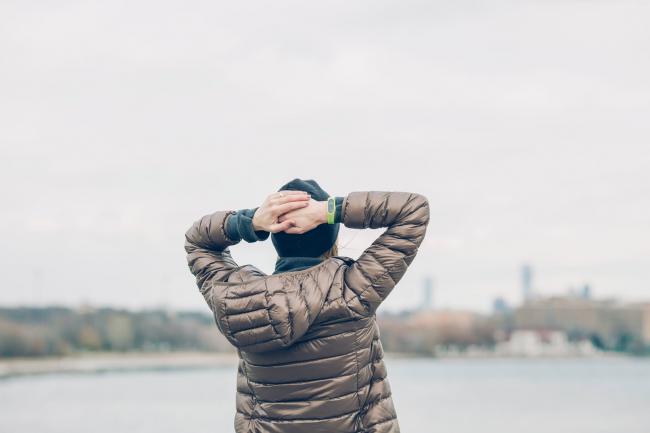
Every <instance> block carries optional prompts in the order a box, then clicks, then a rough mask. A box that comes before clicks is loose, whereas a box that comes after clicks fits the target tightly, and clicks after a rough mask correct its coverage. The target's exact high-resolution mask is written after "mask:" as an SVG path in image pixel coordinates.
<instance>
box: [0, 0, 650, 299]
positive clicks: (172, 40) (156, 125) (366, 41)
mask: <svg viewBox="0 0 650 433" xmlns="http://www.w3.org/2000/svg"><path fill="white" fill-rule="evenodd" d="M649 22H650V3H648V2H646V1H632V0H616V1H586V0H583V1H576V0H568V1H567V0H563V1H505V0H495V1H491V2H477V1H467V0H460V1H454V2H442V1H410V0H409V1H399V2H397V1H393V2H390V1H355V2H350V1H327V2H304V1H292V2H286V1H281V2H266V1H247V2H224V1H214V0H210V1H183V2H180V1H160V0H156V1H153V0H146V1H117V0H115V1H109V2H106V1H105V2H100V1H80V0H70V1H57V2H47V1H26V0H20V1H14V0H3V1H2V2H1V3H0V146H1V157H2V166H1V169H0V195H1V197H0V198H1V203H2V204H1V208H0V209H1V210H0V238H1V239H2V241H1V245H2V248H1V251H0V276H1V279H0V304H3V305H20V304H34V305H43V304H50V303H56V304H63V305H72V306H75V305H80V304H82V303H91V304H93V305H103V304H108V305H114V306H124V307H129V308H140V307H157V306H163V307H169V308H183V309H185V308H190V309H202V310H204V311H207V307H205V306H204V301H203V299H202V298H201V296H200V295H199V293H198V290H197V289H196V288H195V286H194V280H193V278H192V276H191V275H190V273H189V271H188V269H187V265H186V263H185V253H184V251H183V240H184V239H183V235H184V233H185V230H186V229H187V228H188V227H189V226H190V225H191V223H192V222H193V221H194V220H196V219H197V218H199V217H200V216H202V215H204V214H206V213H209V212H212V211H215V210H223V209H239V208H243V207H248V208H250V207H255V206H258V205H259V204H260V203H261V202H262V200H263V199H264V197H265V196H266V195H267V194H269V193H271V192H273V191H275V190H277V189H278V188H279V187H280V185H282V184H284V183H285V182H287V181H289V180H291V179H293V178H294V177H301V178H307V179H309V178H313V179H316V180H317V181H318V182H319V183H320V184H321V185H322V186H323V187H324V188H325V189H326V190H327V191H328V192H330V193H331V194H333V195H344V194H346V193H348V192H351V191H355V190H403V191H415V192H419V193H422V194H425V195H426V196H427V197H428V198H429V201H430V204H431V211H432V214H431V222H430V225H429V229H428V232H427V237H426V240H425V241H424V243H423V245H422V247H421V250H420V253H419V255H418V257H417V258H416V259H415V261H414V263H413V265H412V268H411V270H410V271H409V272H408V273H407V275H406V276H405V277H404V279H403V280H402V282H401V283H400V284H399V285H398V286H397V288H396V289H395V291H394V292H393V293H392V294H391V295H390V296H389V298H388V300H387V301H386V303H385V306H384V307H382V308H385V309H402V308H408V307H414V306H416V305H417V303H418V302H419V301H420V298H421V285H422V279H423V278H424V277H425V276H426V275H431V276H433V277H434V278H435V284H436V288H435V295H434V296H435V300H434V302H435V305H436V306H437V307H449V308H471V309H477V310H487V309H488V308H489V307H490V304H491V300H492V298H493V297H495V296H504V297H505V298H506V299H507V300H508V301H510V302H514V303H516V302H518V301H519V299H520V294H519V288H518V287H519V281H518V270H519V267H520V265H521V264H522V263H523V262H530V263H531V264H532V265H533V266H534V269H535V288H536V289H537V290H538V291H539V292H540V293H542V294H552V293H559V292H562V291H564V290H566V288H567V287H570V286H574V287H577V286H580V285H582V284H584V283H589V284H591V285H592V287H593V289H594V291H595V294H596V296H598V297H604V296H613V297H618V298H621V299H623V300H629V301H634V300H638V299H644V298H645V299H647V296H648V293H649V292H648V289H649V288H650V200H649V197H650V150H649V148H648V146H649V144H650V80H649V79H648V77H650V55H649V52H650V51H649V49H650V25H648V23H649ZM379 233H380V231H358V230H349V229H343V230H342V231H341V238H340V239H341V244H342V245H345V246H346V247H345V248H343V249H342V252H341V253H342V254H344V255H348V256H351V257H355V258H356V257H357V256H358V255H359V253H360V252H361V251H362V250H363V249H364V248H365V247H366V246H368V245H369V244H370V242H371V241H372V240H373V239H374V238H375V237H376V236H377V235H379ZM232 252H233V255H234V257H235V259H236V260H237V261H238V262H239V263H240V264H245V263H253V264H255V265H257V266H258V267H260V268H261V269H262V270H264V271H266V272H272V270H273V265H274V260H275V254H274V250H273V247H272V244H271V242H270V240H269V241H267V242H264V243H259V244H246V243H245V242H242V244H240V245H237V246H235V247H232Z"/></svg>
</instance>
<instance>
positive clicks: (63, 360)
mask: <svg viewBox="0 0 650 433" xmlns="http://www.w3.org/2000/svg"><path fill="white" fill-rule="evenodd" d="M236 366H237V354H236V353H210V352H163V353H155V352H154V353H147V352H137V353H129V352H127V353H111V352H109V353H94V354H82V355H77V356H63V357H44V358H10V359H7V358H5V359H0V379H7V378H11V377H19V376H33V375H45V374H66V373H75V374H83V373H87V374H97V373H107V372H130V371H156V370H188V369H206V368H219V367H236Z"/></svg>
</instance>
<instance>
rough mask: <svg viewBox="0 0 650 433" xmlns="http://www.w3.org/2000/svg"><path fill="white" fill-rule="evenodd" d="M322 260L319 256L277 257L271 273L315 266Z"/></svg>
mask: <svg viewBox="0 0 650 433" xmlns="http://www.w3.org/2000/svg"><path fill="white" fill-rule="evenodd" d="M322 261H323V259H322V258H320V257H278V258H277V260H276V261H275V271H273V274H280V273H282V272H288V271H300V270H302V269H307V268H310V267H312V266H315V265H317V264H319V263H321V262H322Z"/></svg>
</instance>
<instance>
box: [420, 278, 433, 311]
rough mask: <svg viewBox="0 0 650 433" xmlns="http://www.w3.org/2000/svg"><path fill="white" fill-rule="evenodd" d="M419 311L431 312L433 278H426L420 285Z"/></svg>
mask: <svg viewBox="0 0 650 433" xmlns="http://www.w3.org/2000/svg"><path fill="white" fill-rule="evenodd" d="M420 310H433V278H431V277H430V276H427V277H425V278H424V281H423V284H422V303H421V304H420Z"/></svg>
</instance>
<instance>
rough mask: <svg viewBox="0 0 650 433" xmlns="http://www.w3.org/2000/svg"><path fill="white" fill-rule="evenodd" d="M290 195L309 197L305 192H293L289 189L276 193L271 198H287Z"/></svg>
mask: <svg viewBox="0 0 650 433" xmlns="http://www.w3.org/2000/svg"><path fill="white" fill-rule="evenodd" d="M290 195H309V194H308V193H307V192H306V191H294V190H291V189H283V190H282V191H278V192H276V193H274V194H273V195H272V197H273V198H279V197H287V196H290Z"/></svg>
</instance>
